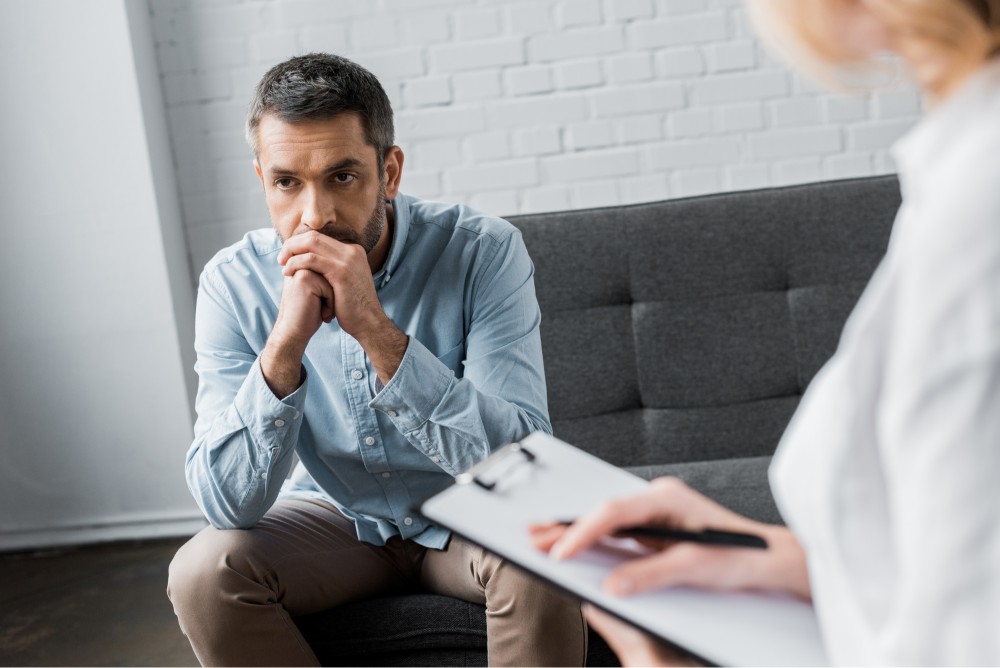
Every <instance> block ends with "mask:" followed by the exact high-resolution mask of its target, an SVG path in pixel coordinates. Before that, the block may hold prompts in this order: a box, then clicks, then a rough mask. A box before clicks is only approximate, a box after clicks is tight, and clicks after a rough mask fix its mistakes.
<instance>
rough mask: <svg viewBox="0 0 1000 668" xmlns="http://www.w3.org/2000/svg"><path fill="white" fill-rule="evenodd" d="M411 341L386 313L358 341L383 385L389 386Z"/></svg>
mask: <svg viewBox="0 0 1000 668" xmlns="http://www.w3.org/2000/svg"><path fill="white" fill-rule="evenodd" d="M409 341H410V337H408V336H407V335H406V334H405V333H404V332H403V331H402V330H400V329H399V328H398V327H396V324H395V323H394V322H393V321H392V320H390V319H389V317H388V316H386V315H385V314H384V313H383V314H382V316H381V318H380V319H379V322H378V324H377V325H375V326H373V327H371V328H370V329H368V330H367V331H366V333H365V335H364V336H363V337H361V338H359V339H358V343H360V344H361V347H362V348H364V349H365V352H366V353H367V354H368V359H370V360H371V362H372V366H373V367H375V373H376V374H378V378H379V380H380V381H382V384H383V385H388V384H389V381H390V380H392V377H393V376H395V375H396V371H397V370H398V369H399V365H400V363H401V362H402V361H403V355H405V354H406V346H407V345H408V344H409Z"/></svg>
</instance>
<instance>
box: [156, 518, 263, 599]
mask: <svg viewBox="0 0 1000 668" xmlns="http://www.w3.org/2000/svg"><path fill="white" fill-rule="evenodd" d="M250 534H251V532H250V531H243V530H239V529H234V530H221V529H216V528H214V527H207V528H205V529H203V530H202V531H200V532H199V533H197V534H196V535H195V536H194V537H193V538H192V539H191V540H189V541H188V542H187V543H185V544H184V545H183V546H181V549H179V550H178V551H177V554H175V555H174V558H173V560H172V561H171V562H170V568H169V570H168V574H167V596H168V597H169V598H170V601H171V602H172V603H173V604H174V610H175V611H176V612H177V613H178V614H180V613H181V612H182V611H183V609H184V608H185V607H186V606H187V605H204V604H205V603H206V602H207V601H208V600H210V599H211V598H213V597H218V596H220V595H223V594H225V593H226V590H227V588H230V587H231V583H232V581H233V579H234V576H235V578H237V579H238V578H239V577H240V576H244V577H245V576H252V571H253V570H254V569H253V565H252V562H253V557H252V553H253V545H252V544H253V540H252V537H251V536H250Z"/></svg>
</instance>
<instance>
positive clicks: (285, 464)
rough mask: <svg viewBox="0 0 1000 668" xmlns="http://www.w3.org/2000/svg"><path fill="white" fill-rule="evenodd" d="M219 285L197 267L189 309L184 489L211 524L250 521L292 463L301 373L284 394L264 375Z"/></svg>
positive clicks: (302, 387)
mask: <svg viewBox="0 0 1000 668" xmlns="http://www.w3.org/2000/svg"><path fill="white" fill-rule="evenodd" d="M234 313H235V308H234V307H233V304H232V301H231V299H230V297H229V295H228V293H227V292H226V290H225V287H224V286H222V285H221V284H218V283H216V282H215V281H213V279H212V277H211V275H209V274H207V273H206V274H203V275H202V278H201V281H200V283H199V288H198V302H197V310H196V315H195V350H196V353H197V362H196V364H195V369H196V371H197V372H198V377H199V385H198V395H197V399H196V401H195V408H196V410H197V413H198V419H197V421H196V422H195V429H194V432H195V434H194V442H193V443H192V445H191V448H190V449H189V450H188V453H187V458H186V461H185V475H186V478H187V483H188V488H189V489H190V491H191V494H192V495H193V496H194V498H195V500H196V501H197V503H198V505H199V507H200V508H201V510H202V512H203V513H204V514H205V516H206V517H207V518H208V520H209V522H211V523H212V525H213V526H216V527H218V528H223V529H233V528H247V527H250V526H253V525H254V524H255V523H256V522H257V521H258V520H259V519H260V518H261V517H262V516H263V514H264V513H265V512H266V511H267V509H268V508H270V506H271V505H272V504H273V503H274V501H275V499H276V498H277V496H278V492H279V491H280V489H281V483H282V481H283V480H284V479H285V477H286V476H287V475H288V471H289V469H290V467H291V465H292V461H293V458H292V457H291V454H292V452H293V451H294V448H295V443H296V441H297V440H298V433H299V427H300V426H301V424H302V411H303V407H304V403H305V394H306V386H307V382H306V378H305V372H304V371H303V380H302V384H301V385H300V387H299V388H298V389H297V390H296V391H295V392H293V393H292V394H291V395H289V396H287V397H285V398H284V399H280V400H279V399H278V398H277V397H275V396H274V393H273V392H271V389H270V388H269V387H268V386H267V383H266V381H265V380H264V376H263V373H262V372H261V368H260V360H259V359H258V356H257V354H256V353H255V352H254V351H253V350H252V349H251V348H250V346H249V344H248V343H247V341H246V339H245V337H244V336H243V333H242V330H241V328H240V326H239V323H238V322H237V320H236V317H235V315H234Z"/></svg>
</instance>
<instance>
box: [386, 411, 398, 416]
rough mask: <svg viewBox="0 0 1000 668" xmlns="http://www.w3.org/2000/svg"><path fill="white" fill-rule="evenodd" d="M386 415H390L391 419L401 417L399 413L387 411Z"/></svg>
mask: <svg viewBox="0 0 1000 668" xmlns="http://www.w3.org/2000/svg"><path fill="white" fill-rule="evenodd" d="M386 415H388V416H389V417H399V413H397V412H396V411H386Z"/></svg>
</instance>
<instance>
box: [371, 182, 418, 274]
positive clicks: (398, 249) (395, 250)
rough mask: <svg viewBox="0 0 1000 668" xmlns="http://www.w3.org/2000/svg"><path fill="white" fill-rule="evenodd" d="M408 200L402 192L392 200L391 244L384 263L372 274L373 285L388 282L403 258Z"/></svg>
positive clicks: (408, 209)
mask: <svg viewBox="0 0 1000 668" xmlns="http://www.w3.org/2000/svg"><path fill="white" fill-rule="evenodd" d="M410 200H411V198H410V197H409V196H407V195H404V194H403V193H398V194H397V195H396V197H395V199H393V200H392V210H393V214H394V219H393V226H392V244H391V245H390V246H389V255H388V256H387V257H386V259H385V264H383V265H382V268H381V269H379V270H378V271H377V272H375V275H374V276H372V280H374V281H375V285H377V286H378V287H380V288H381V287H382V286H384V285H385V284H386V283H388V282H389V280H390V279H391V278H392V275H393V274H394V273H396V269H397V268H398V267H399V263H400V262H401V261H402V259H403V249H404V248H405V247H406V237H407V235H408V234H409V232H410Z"/></svg>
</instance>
